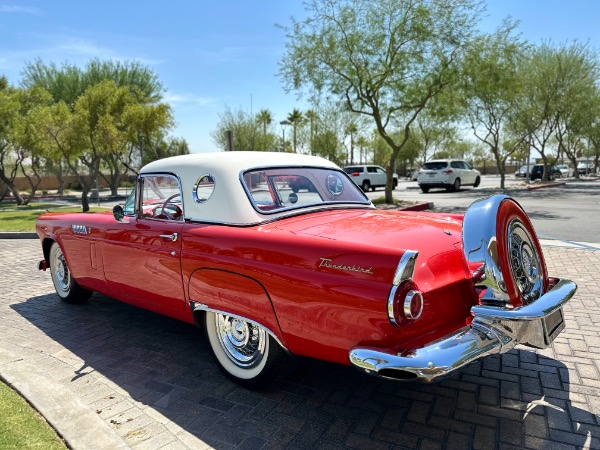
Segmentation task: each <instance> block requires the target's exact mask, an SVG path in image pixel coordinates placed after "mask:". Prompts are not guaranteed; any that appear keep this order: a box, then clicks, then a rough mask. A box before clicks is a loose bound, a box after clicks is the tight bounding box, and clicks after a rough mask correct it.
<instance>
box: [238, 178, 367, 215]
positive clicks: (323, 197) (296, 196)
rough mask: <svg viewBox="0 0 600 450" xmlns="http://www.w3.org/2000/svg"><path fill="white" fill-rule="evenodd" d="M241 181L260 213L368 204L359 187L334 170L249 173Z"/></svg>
mask: <svg viewBox="0 0 600 450" xmlns="http://www.w3.org/2000/svg"><path fill="white" fill-rule="evenodd" d="M242 178H243V181H244V185H245V186H244V187H245V188H246V192H248V195H249V197H250V199H251V200H252V203H253V204H254V207H255V208H256V209H257V210H258V211H259V212H262V213H273V212H279V211H281V210H286V209H296V208H302V207H307V206H318V205H322V204H332V203H333V204H338V203H354V204H356V203H358V204H363V205H369V204H370V201H369V199H368V198H367V197H366V196H365V195H364V193H363V192H362V191H361V190H360V189H359V188H358V186H356V184H355V183H354V182H353V181H352V180H350V179H349V178H348V176H347V175H346V174H345V173H343V172H341V171H339V170H335V169H323V168H311V167H293V168H273V169H260V170H249V171H247V172H245V173H244V174H243V177H242Z"/></svg>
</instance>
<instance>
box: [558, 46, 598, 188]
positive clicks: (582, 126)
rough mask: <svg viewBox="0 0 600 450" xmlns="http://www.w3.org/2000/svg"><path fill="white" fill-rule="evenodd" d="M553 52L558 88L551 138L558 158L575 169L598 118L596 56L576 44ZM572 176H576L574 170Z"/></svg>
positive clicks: (588, 49) (577, 175)
mask: <svg viewBox="0 0 600 450" xmlns="http://www.w3.org/2000/svg"><path fill="white" fill-rule="evenodd" d="M557 52H558V54H557V59H558V61H559V62H560V67H559V77H560V84H561V89H560V95H559V96H558V97H557V101H556V120H557V126H556V130H555V133H554V137H555V138H556V141H557V144H558V152H559V155H561V154H562V155H564V156H566V157H567V158H568V159H569V160H570V161H571V164H572V165H573V167H574V168H576V167H577V153H578V151H580V150H581V149H582V148H583V147H584V146H586V144H588V143H589V142H591V139H590V137H591V136H593V129H594V124H595V122H597V121H598V118H599V117H600V91H599V89H598V86H597V83H598V81H600V80H599V71H598V55H597V54H596V52H595V51H594V50H592V49H591V48H589V47H588V46H587V45H585V44H581V43H577V42H575V43H573V44H571V45H568V46H562V47H560V48H558V49H557ZM586 141H587V142H586ZM574 174H575V177H577V178H578V177H579V174H578V173H577V170H575V171H574Z"/></svg>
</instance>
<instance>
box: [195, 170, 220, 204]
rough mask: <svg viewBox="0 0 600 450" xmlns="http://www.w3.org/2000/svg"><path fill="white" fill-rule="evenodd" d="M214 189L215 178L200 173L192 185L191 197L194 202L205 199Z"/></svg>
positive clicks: (202, 201) (200, 201)
mask: <svg viewBox="0 0 600 450" xmlns="http://www.w3.org/2000/svg"><path fill="white" fill-rule="evenodd" d="M214 190H215V178H214V177H213V176H212V175H208V174H207V175H202V176H201V177H200V178H199V179H198V181H197V182H196V184H195V185H194V191H193V192H192V197H193V198H194V201H195V202H196V203H204V202H205V201H207V200H208V199H209V198H210V196H211V195H212V193H213V192H214Z"/></svg>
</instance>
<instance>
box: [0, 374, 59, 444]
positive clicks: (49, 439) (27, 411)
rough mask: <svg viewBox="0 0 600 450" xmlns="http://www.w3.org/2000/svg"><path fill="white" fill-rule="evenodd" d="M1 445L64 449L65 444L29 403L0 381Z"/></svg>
mask: <svg viewBox="0 0 600 450" xmlns="http://www.w3.org/2000/svg"><path fill="white" fill-rule="evenodd" d="M0 448H6V449H44V450H46V449H47V450H64V449H66V448H67V446H66V445H65V444H64V443H63V441H62V440H61V439H60V438H59V437H58V436H57V434H56V433H55V432H54V430H53V429H52V428H51V427H50V426H49V425H48V424H47V423H46V421H45V420H44V419H43V418H42V417H41V416H40V415H39V414H38V412H37V411H36V410H35V409H33V408H32V407H31V406H30V405H29V403H27V402H26V401H25V400H24V399H23V398H22V397H21V396H20V395H19V394H17V393H16V392H15V391H13V390H12V389H11V388H10V387H8V386H7V385H6V384H4V383H2V382H0Z"/></svg>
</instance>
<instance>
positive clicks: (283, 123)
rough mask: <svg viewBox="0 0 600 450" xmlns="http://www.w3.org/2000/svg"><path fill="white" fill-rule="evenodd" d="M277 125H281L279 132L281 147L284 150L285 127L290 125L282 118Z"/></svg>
mask: <svg viewBox="0 0 600 450" xmlns="http://www.w3.org/2000/svg"><path fill="white" fill-rule="evenodd" d="M279 125H281V132H282V133H283V145H282V146H281V147H282V151H284V152H285V127H286V126H288V125H291V122H289V121H287V120H282V121H281V122H279Z"/></svg>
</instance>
